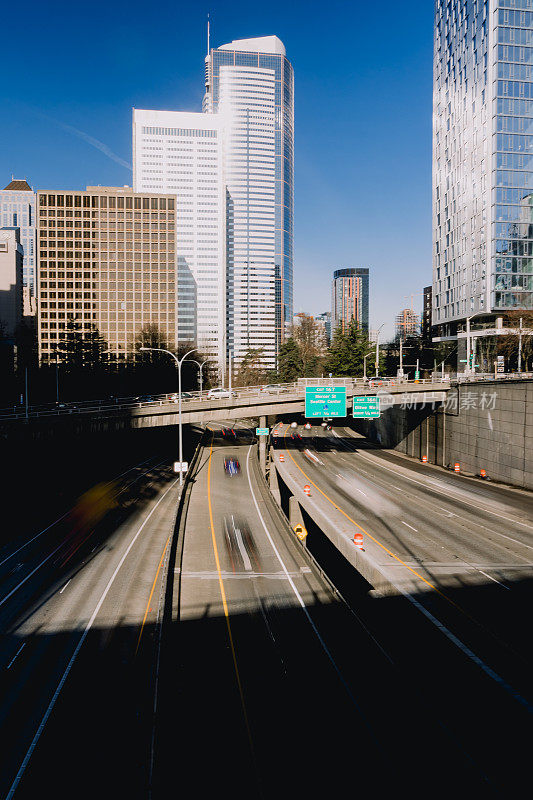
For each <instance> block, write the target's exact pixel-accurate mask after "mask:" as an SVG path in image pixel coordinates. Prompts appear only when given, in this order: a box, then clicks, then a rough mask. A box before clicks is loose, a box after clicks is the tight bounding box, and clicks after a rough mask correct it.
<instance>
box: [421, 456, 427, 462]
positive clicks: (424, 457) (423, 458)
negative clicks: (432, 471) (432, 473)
mask: <svg viewBox="0 0 533 800" xmlns="http://www.w3.org/2000/svg"><path fill="white" fill-rule="evenodd" d="M427 460H428V457H427V456H422V462H423V463H424V464H426V463H427Z"/></svg>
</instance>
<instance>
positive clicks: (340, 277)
mask: <svg viewBox="0 0 533 800" xmlns="http://www.w3.org/2000/svg"><path fill="white" fill-rule="evenodd" d="M368 293H369V269H368V268H367V267H348V268H346V269H337V270H335V272H334V273H333V284H332V289H331V335H332V336H333V335H334V333H335V331H336V330H337V328H339V327H340V328H341V329H342V331H343V332H344V331H345V330H346V329H347V328H348V326H349V324H350V322H351V321H352V320H353V321H354V322H355V323H356V324H357V326H358V327H359V328H361V329H362V330H364V331H366V332H368Z"/></svg>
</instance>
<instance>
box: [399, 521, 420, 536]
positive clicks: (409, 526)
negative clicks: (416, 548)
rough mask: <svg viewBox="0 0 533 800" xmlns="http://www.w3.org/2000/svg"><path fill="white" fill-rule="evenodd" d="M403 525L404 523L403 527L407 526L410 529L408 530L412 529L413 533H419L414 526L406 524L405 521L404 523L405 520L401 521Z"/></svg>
mask: <svg viewBox="0 0 533 800" xmlns="http://www.w3.org/2000/svg"><path fill="white" fill-rule="evenodd" d="M401 523H402V525H407V527H408V528H411V530H412V531H414V532H415V533H418V531H417V529H416V528H413V526H412V525H409V523H408V522H404V521H403V519H402V520H401Z"/></svg>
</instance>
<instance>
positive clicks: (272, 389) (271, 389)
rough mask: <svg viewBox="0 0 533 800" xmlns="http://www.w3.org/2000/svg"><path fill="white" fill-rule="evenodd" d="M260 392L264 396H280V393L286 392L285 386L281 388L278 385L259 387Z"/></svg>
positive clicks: (271, 384)
mask: <svg viewBox="0 0 533 800" xmlns="http://www.w3.org/2000/svg"><path fill="white" fill-rule="evenodd" d="M260 391H261V392H263V393H264V394H281V393H282V392H288V391H289V390H288V389H287V387H286V386H281V385H280V384H279V383H269V384H267V385H266V386H263V387H261V389H260Z"/></svg>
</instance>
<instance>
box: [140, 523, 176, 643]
mask: <svg viewBox="0 0 533 800" xmlns="http://www.w3.org/2000/svg"><path fill="white" fill-rule="evenodd" d="M169 542H170V536H169V537H168V539H167V540H166V542H165V546H164V548H163V553H162V554H161V558H160V560H159V565H158V567H157V572H156V573H155V578H154V582H153V583H152V590H151V592H150V597H149V598H148V602H147V604H146V611H145V612H144V617H143V621H142V625H141V630H140V631H139V638H138V639H137V647H136V648H135V655H137V650H138V649H139V645H140V643H141V636H142V635H143V630H144V623H145V622H146V617H147V616H148V612H149V610H150V603H151V602H152V595H153V593H154V589H155V584H156V581H157V576H158V575H159V570H160V569H161V564H162V563H163V559H164V557H165V553H166V552H167V547H168V543H169Z"/></svg>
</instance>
